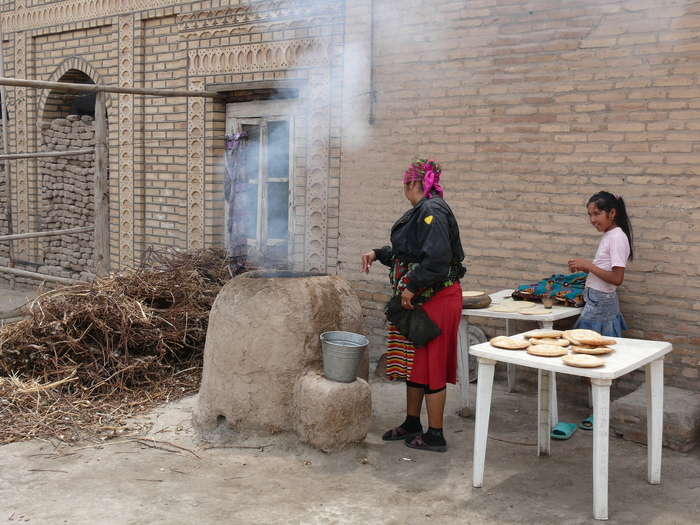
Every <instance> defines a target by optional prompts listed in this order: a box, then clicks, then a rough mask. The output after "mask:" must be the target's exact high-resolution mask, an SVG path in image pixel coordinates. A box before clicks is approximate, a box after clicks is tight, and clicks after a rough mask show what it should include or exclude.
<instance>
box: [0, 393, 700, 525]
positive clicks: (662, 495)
mask: <svg viewBox="0 0 700 525" xmlns="http://www.w3.org/2000/svg"><path fill="white" fill-rule="evenodd" d="M472 388H473V389H474V388H475V386H474V385H472ZM519 388H520V390H521V391H520V392H519V393H517V394H508V393H506V391H505V384H504V382H503V381H502V380H501V381H500V382H499V381H497V382H496V385H495V388H494V403H493V406H494V410H493V411H492V418H491V427H490V428H491V432H490V439H489V442H488V450H487V458H486V476H485V485H484V488H482V489H475V488H472V486H471V463H472V457H471V455H472V443H473V430H474V421H473V419H471V418H466V419H465V418H461V417H459V416H457V414H456V412H457V408H458V407H457V404H458V397H459V396H458V390H457V389H456V388H453V387H451V388H450V391H449V396H448V410H447V417H446V424H445V428H446V433H447V438H448V444H449V450H448V452H447V453H444V454H438V453H431V452H423V451H414V450H412V449H409V448H407V447H405V446H404V445H403V443H401V442H390V443H387V442H383V441H381V439H380V436H381V434H382V432H384V431H385V430H386V429H388V428H389V427H390V426H392V425H394V424H396V423H397V422H400V421H401V420H402V413H403V396H404V387H403V386H402V385H400V384H390V383H387V382H383V381H373V382H372V395H373V405H374V408H373V413H374V416H373V423H372V430H371V432H370V435H369V436H368V438H367V440H366V443H365V444H363V445H359V446H355V447H351V448H348V449H346V450H343V451H341V452H338V453H335V454H324V453H322V452H318V451H315V450H313V449H311V448H309V447H308V446H306V445H304V444H301V443H299V441H298V439H297V438H296V436H293V435H275V436H243V435H239V434H234V433H230V432H228V431H219V432H215V433H213V434H212V435H210V436H208V440H207V439H203V438H202V436H199V435H196V434H195V433H194V432H193V430H192V429H191V425H190V421H191V409H192V406H193V404H194V398H188V399H185V400H182V401H180V402H178V403H171V404H169V405H167V406H163V407H161V408H159V409H158V410H155V411H154V412H152V413H151V414H150V415H148V416H147V417H144V418H138V419H135V420H134V429H135V430H137V429H139V428H140V429H141V430H140V432H138V433H135V434H134V436H130V437H127V436H124V437H122V438H117V439H114V440H111V441H105V442H104V443H102V444H100V445H98V446H93V445H92V444H90V443H86V444H85V445H83V446H79V447H73V448H71V447H67V446H64V445H61V444H58V443H41V442H28V443H15V444H11V445H6V446H3V447H0V465H1V469H0V522H2V521H4V522H29V523H33V524H35V525H36V524H51V525H54V524H57V523H70V524H91V525H93V524H119V525H124V524H145V523H148V524H151V523H169V524H198V525H201V524H208V523H235V524H267V523H295V524H296V523H298V524H346V523H351V524H355V523H357V524H415V525H418V524H425V523H435V524H453V523H454V524H457V523H460V524H462V523H469V524H482V523H483V524H501V523H547V524H551V523H557V522H560V523H597V522H596V521H595V520H593V519H592V517H591V516H592V485H591V484H592V474H591V446H592V435H591V434H590V433H586V432H584V431H578V432H576V433H575V434H574V436H573V437H572V438H571V439H570V440H568V441H554V442H553V444H552V457H550V458H538V457H537V456H536V451H535V447H534V446H533V444H534V443H535V439H536V434H535V429H536V425H535V419H536V393H535V391H534V388H532V386H531V385H530V386H528V385H527V384H522V385H519ZM582 414H583V415H585V408H584V407H581V406H567V405H566V403H565V402H563V401H562V402H561V404H560V416H561V419H562V420H563V421H579V420H580V419H581V416H582ZM136 437H140V439H138V440H137V439H136ZM178 447H180V448H178ZM646 468H647V466H646V449H645V448H644V447H641V446H639V445H636V444H633V443H629V442H624V441H622V440H621V439H619V438H612V440H611V444H610V516H611V519H610V521H609V523H620V524H628V523H635V524H664V525H667V524H691V523H693V524H694V523H698V516H699V515H700V449H696V450H694V451H692V452H690V453H687V454H681V453H676V452H673V451H671V450H668V449H664V451H663V465H662V477H661V485H656V486H652V485H649V484H648V483H647V482H646V481H645V476H646Z"/></svg>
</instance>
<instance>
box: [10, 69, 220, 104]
mask: <svg viewBox="0 0 700 525" xmlns="http://www.w3.org/2000/svg"><path fill="white" fill-rule="evenodd" d="M0 86H22V87H29V88H34V89H51V90H53V91H58V92H63V93H89V92H93V91H94V92H96V93H101V92H107V93H130V94H132V95H154V96H157V97H205V98H221V99H224V98H226V95H225V94H223V93H217V92H216V91H189V90H186V89H155V88H133V87H132V88H128V87H120V86H106V85H104V84H71V83H69V82H47V81H45V80H27V79H26V78H6V77H5V75H4V74H3V75H2V76H1V77H0Z"/></svg>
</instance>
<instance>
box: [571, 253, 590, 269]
mask: <svg viewBox="0 0 700 525" xmlns="http://www.w3.org/2000/svg"><path fill="white" fill-rule="evenodd" d="M590 264H591V262H590V261H587V260H586V259H581V258H580V257H576V258H575V259H574V258H569V271H570V272H571V273H576V272H586V273H588V272H589V271H590V268H591V267H590Z"/></svg>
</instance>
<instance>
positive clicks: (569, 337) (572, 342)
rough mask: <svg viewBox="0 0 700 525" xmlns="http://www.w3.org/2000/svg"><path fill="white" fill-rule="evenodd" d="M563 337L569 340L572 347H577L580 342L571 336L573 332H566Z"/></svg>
mask: <svg viewBox="0 0 700 525" xmlns="http://www.w3.org/2000/svg"><path fill="white" fill-rule="evenodd" d="M562 337H563V338H564V339H567V340H568V341H569V342H570V343H571V344H572V345H577V344H578V341H577V340H576V339H575V338H574V336H573V335H571V330H564V333H563V334H562Z"/></svg>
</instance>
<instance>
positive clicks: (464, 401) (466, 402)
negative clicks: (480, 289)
mask: <svg viewBox="0 0 700 525" xmlns="http://www.w3.org/2000/svg"><path fill="white" fill-rule="evenodd" d="M512 293H513V290H501V291H500V292H495V293H492V294H490V295H489V297H490V298H491V304H490V305H489V308H490V307H491V306H495V305H497V304H503V303H505V302H510V301H512V298H511V294H512ZM535 308H538V309H539V308H540V306H539V305H538V306H535ZM581 310H582V308H574V307H570V306H560V305H557V304H555V305H554V306H553V307H552V310H551V312H549V313H546V314H542V315H525V314H520V313H516V312H493V311H491V310H489V309H488V308H465V309H463V310H462V319H461V321H460V323H459V359H458V362H459V367H458V370H457V374H458V376H457V381H458V383H459V394H460V403H461V414H462V415H463V416H465V417H466V416H468V415H469V414H470V412H471V403H470V399H469V320H468V318H469V317H486V318H489V319H505V320H506V335H511V334H512V331H511V321H512V320H516V321H532V322H537V323H539V326H540V328H542V329H545V330H551V329H552V328H553V326H554V321H558V320H559V319H566V318H567V317H574V316H576V315H579V314H580V313H581ZM507 372H508V391H509V392H515V365H512V364H508V365H507ZM552 416H553V425H556V424H557V412H556V388H555V391H554V397H553V409H552Z"/></svg>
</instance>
